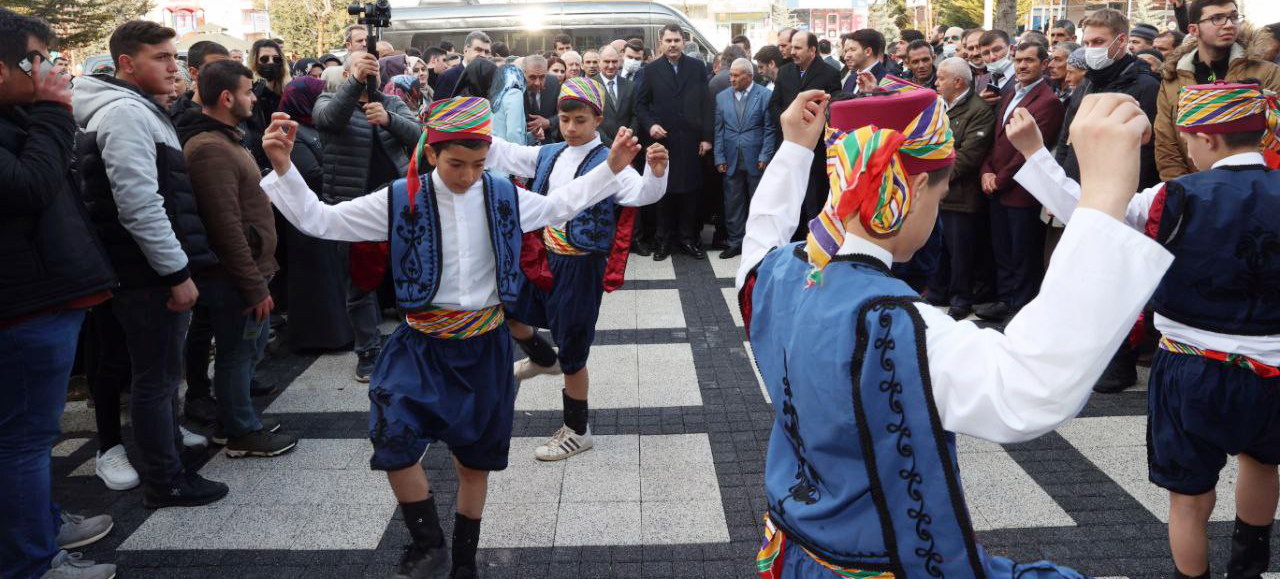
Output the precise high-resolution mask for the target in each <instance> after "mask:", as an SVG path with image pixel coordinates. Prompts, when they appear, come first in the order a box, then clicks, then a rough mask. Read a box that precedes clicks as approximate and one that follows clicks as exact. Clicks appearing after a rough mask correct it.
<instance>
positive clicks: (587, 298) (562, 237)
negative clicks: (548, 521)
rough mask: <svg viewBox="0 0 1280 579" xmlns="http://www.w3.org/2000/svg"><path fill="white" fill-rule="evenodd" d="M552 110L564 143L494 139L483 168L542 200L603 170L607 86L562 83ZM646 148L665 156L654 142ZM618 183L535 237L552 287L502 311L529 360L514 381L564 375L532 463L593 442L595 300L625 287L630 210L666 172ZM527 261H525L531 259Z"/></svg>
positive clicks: (631, 175) (663, 182)
mask: <svg viewBox="0 0 1280 579" xmlns="http://www.w3.org/2000/svg"><path fill="white" fill-rule="evenodd" d="M556 108H557V110H558V111H559V113H560V116H559V119H558V120H559V122H560V134H561V136H563V137H564V142H561V143H554V144H551V145H543V146H540V147H526V146H522V145H515V144H512V143H508V142H506V141H503V140H502V139H497V138H495V139H494V141H493V145H492V147H491V148H490V149H489V156H488V158H487V159H486V161H485V164H486V166H487V167H490V168H492V169H495V170H498V171H502V172H505V173H510V174H512V175H517V176H521V177H529V178H532V179H533V181H532V182H531V183H530V184H529V189H530V190H532V191H534V192H536V193H545V192H546V191H547V189H548V187H561V186H563V185H564V184H566V183H569V182H570V181H572V180H573V179H574V178H575V177H578V176H580V175H584V174H586V173H587V172H589V171H591V170H592V169H593V168H595V167H596V166H598V165H599V164H600V163H603V162H604V159H605V155H606V154H607V153H608V147H605V146H604V144H602V143H601V142H600V136H599V134H598V129H599V128H600V123H602V122H604V88H603V87H601V86H600V83H598V82H596V81H594V80H591V79H589V78H582V77H577V78H571V79H568V80H566V81H565V82H564V84H563V85H561V86H560V96H559V98H558V99H557V104H556ZM650 149H654V150H658V151H663V152H665V151H666V149H665V148H664V147H663V146H662V145H661V144H659V143H654V144H652V145H650ZM618 179H619V187H618V191H617V193H615V194H613V195H611V196H609V197H607V198H605V200H603V201H601V202H599V203H597V204H595V205H593V206H591V207H590V208H588V209H586V210H585V211H583V212H582V213H581V214H579V215H578V216H577V217H575V218H573V219H572V220H570V221H569V222H568V223H556V224H554V225H549V226H547V227H546V228H544V229H543V230H542V232H541V233H542V235H541V240H542V242H543V245H544V246H545V247H546V256H545V259H544V260H543V261H545V266H544V265H543V264H536V265H537V268H536V269H538V270H539V271H546V270H549V273H550V275H551V277H552V279H551V280H550V284H543V285H544V286H545V285H550V287H545V288H544V287H539V286H538V282H536V281H535V282H534V283H527V284H525V285H524V286H523V287H522V288H521V289H520V297H519V298H517V300H516V304H515V306H514V307H512V308H508V310H507V314H508V315H509V316H510V318H509V319H508V320H507V324H508V325H509V326H510V328H511V333H512V335H513V336H515V338H516V342H517V343H518V344H519V345H520V347H521V349H523V350H525V352H526V353H527V354H529V357H528V358H526V359H524V360H520V361H519V362H516V364H515V374H516V379H517V380H522V379H524V378H528V377H530V376H533V375H536V374H551V373H560V372H563V373H564V390H563V391H562V392H561V397H562V398H563V400H564V425H563V426H561V427H560V429H559V430H557V431H556V432H555V433H554V434H553V435H552V436H551V438H550V439H549V440H548V441H547V442H545V443H543V444H542V445H540V446H538V447H537V448H535V449H534V453H533V454H534V457H535V458H537V459H538V460H563V459H566V458H569V457H570V456H573V455H575V454H578V453H580V452H583V451H586V450H589V449H590V448H591V447H592V445H593V443H592V441H591V428H590V426H589V425H588V422H587V389H588V384H589V382H588V379H587V367H586V366H587V356H588V355H589V354H590V351H591V342H592V340H594V339H595V332H596V320H597V319H598V318H599V317H600V300H601V298H602V297H603V295H604V292H606V291H613V290H614V289H617V288H618V287H619V286H621V285H622V274H623V271H624V270H625V269H626V264H627V254H628V253H629V251H630V242H631V223H632V212H634V211H635V210H634V209H631V208H632V207H639V206H642V205H648V204H650V203H653V202H655V201H657V200H658V199H660V198H661V197H662V194H663V193H664V192H665V191H666V189H667V178H666V173H665V172H661V171H647V172H646V173H645V176H644V177H643V178H641V177H640V175H639V174H638V173H636V172H635V170H634V169H633V170H631V171H626V170H624V171H623V172H622V173H619V174H618ZM525 259H526V261H528V256H526V258H525ZM535 277H536V276H535ZM526 324H527V325H526ZM530 326H532V327H530ZM534 328H550V330H551V335H552V337H553V338H555V341H556V345H558V346H560V351H559V352H558V353H557V352H555V351H553V350H552V349H551V345H550V344H548V343H547V342H546V341H544V340H543V339H542V338H540V337H538V335H537V334H536V333H535V330H534Z"/></svg>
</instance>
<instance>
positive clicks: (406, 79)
mask: <svg viewBox="0 0 1280 579" xmlns="http://www.w3.org/2000/svg"><path fill="white" fill-rule="evenodd" d="M382 94H385V95H387V96H395V97H399V98H400V100H402V101H404V104H405V106H407V107H409V110H411V111H417V110H419V109H421V108H422V85H421V84H420V83H419V82H418V77H416V76H413V75H411V74H398V75H396V76H393V77H391V80H389V81H387V84H386V86H383V87H382Z"/></svg>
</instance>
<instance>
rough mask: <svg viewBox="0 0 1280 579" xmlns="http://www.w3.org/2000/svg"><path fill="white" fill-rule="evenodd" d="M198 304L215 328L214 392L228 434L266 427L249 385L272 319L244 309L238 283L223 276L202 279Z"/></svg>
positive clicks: (221, 419)
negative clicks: (263, 424)
mask: <svg viewBox="0 0 1280 579" xmlns="http://www.w3.org/2000/svg"><path fill="white" fill-rule="evenodd" d="M199 287H200V299H199V301H197V302H196V307H197V308H200V309H202V310H204V311H206V312H207V313H208V317H209V326H210V327H211V328H212V329H213V340H214V360H213V394H214V396H216V397H217V399H218V420H220V421H222V427H223V428H224V429H225V431H226V433H227V436H229V437H231V438H235V437H238V436H243V435H245V434H248V433H250V432H253V431H255V430H258V429H261V428H262V423H261V422H259V421H258V416H257V414H256V413H255V412H254V410H253V399H252V398H250V396H249V385H250V382H251V381H252V380H253V367H254V365H255V364H256V362H257V360H258V356H259V354H260V353H261V352H262V349H263V348H265V347H266V345H267V338H268V335H269V334H270V332H269V331H268V327H267V324H268V323H269V321H270V320H261V321H259V320H258V319H257V318H255V317H254V316H253V315H246V314H245V313H244V310H245V309H246V308H248V307H249V304H246V303H244V299H243V298H241V297H240V292H239V291H238V290H237V289H236V287H235V284H233V283H231V281H230V280H227V279H223V278H208V279H201V280H200V286H199Z"/></svg>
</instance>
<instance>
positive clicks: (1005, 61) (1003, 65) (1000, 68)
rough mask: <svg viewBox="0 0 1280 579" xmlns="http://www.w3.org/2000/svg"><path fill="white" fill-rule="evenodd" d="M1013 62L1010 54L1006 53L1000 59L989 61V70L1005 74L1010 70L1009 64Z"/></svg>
mask: <svg viewBox="0 0 1280 579" xmlns="http://www.w3.org/2000/svg"><path fill="white" fill-rule="evenodd" d="M1012 64H1013V61H1012V60H1009V55H1008V54H1006V55H1004V56H1003V57H1001V58H1000V60H997V61H995V62H991V63H987V72H997V73H1000V74H1004V73H1006V72H1008V71H1009V66H1010V65H1012Z"/></svg>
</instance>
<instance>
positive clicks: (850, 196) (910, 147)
mask: <svg viewBox="0 0 1280 579" xmlns="http://www.w3.org/2000/svg"><path fill="white" fill-rule="evenodd" d="M908 90H916V89H908ZM928 94H929V95H931V96H932V97H933V98H932V102H928V103H927V104H926V105H925V107H924V109H923V110H921V112H920V114H919V115H917V116H916V117H915V118H914V119H912V120H911V122H910V123H908V124H907V126H906V127H905V128H904V129H903V130H902V131H898V130H896V129H891V128H879V127H876V126H875V125H867V126H863V127H859V128H857V129H855V130H853V131H852V132H849V133H845V132H843V131H840V130H837V129H828V130H827V138H826V141H825V142H826V144H827V177H828V179H829V180H830V184H831V191H830V194H829V196H828V197H827V202H826V204H825V205H824V206H823V209H822V212H821V213H819V214H818V216H817V217H815V218H813V220H811V221H810V222H809V237H808V240H807V242H806V244H805V252H806V253H807V254H808V256H809V264H810V265H812V266H813V272H812V273H811V274H810V278H809V282H808V285H813V284H814V283H815V282H817V281H820V280H821V278H822V269H823V268H825V267H826V266H827V263H829V262H830V261H831V257H832V256H834V255H835V254H836V252H837V251H839V249H840V246H841V245H842V244H843V243H844V238H845V228H844V220H845V218H846V217H848V216H850V215H852V214H854V213H855V212H856V213H857V215H858V219H859V221H860V222H861V223H862V227H863V228H864V229H866V230H867V232H868V233H869V234H871V235H873V236H876V237H890V236H892V235H894V234H895V233H897V231H898V230H899V229H900V228H901V227H902V223H903V221H904V220H905V219H906V216H907V213H908V212H910V211H911V202H912V195H911V183H910V181H909V180H908V179H907V171H906V169H905V168H904V166H903V155H906V156H908V157H912V158H915V159H922V160H935V161H941V160H945V159H948V158H951V157H952V156H953V155H954V153H955V139H954V138H953V137H952V133H951V123H950V122H949V121H948V120H947V114H946V103H945V102H943V100H942V98H941V97H939V96H937V94H936V93H934V92H933V91H928ZM868 98H877V97H868Z"/></svg>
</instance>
